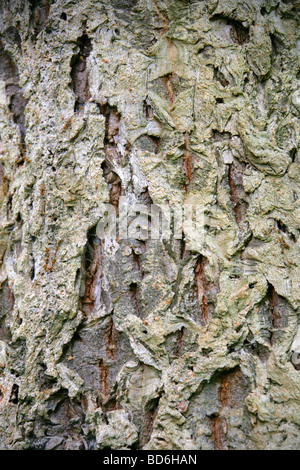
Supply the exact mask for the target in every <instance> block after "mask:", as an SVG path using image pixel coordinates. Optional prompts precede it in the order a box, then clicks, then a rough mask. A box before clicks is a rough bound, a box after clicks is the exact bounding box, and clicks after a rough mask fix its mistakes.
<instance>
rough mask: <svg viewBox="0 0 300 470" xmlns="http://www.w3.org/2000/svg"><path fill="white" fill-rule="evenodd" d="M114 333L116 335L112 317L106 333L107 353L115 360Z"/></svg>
mask: <svg viewBox="0 0 300 470" xmlns="http://www.w3.org/2000/svg"><path fill="white" fill-rule="evenodd" d="M114 333H115V325H114V321H113V318H112V317H110V319H109V322H108V326H107V329H106V332H105V352H106V355H107V357H108V358H109V359H113V358H114V356H115V349H116V346H115V342H114Z"/></svg>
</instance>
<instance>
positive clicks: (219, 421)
mask: <svg viewBox="0 0 300 470" xmlns="http://www.w3.org/2000/svg"><path fill="white" fill-rule="evenodd" d="M218 383H219V386H218V398H219V402H220V409H219V412H218V414H217V415H214V416H211V417H210V423H211V429H212V439H213V441H214V446H215V450H227V449H228V447H229V446H230V442H229V438H228V436H227V425H226V416H225V414H226V412H225V409H228V410H230V409H235V408H242V409H243V403H244V399H245V397H246V396H247V394H248V392H249V388H248V387H249V384H248V381H247V380H246V378H245V377H244V375H243V373H242V371H241V369H240V367H239V366H238V367H236V368H235V369H233V370H230V371H225V372H223V373H222V374H221V375H219V378H218Z"/></svg>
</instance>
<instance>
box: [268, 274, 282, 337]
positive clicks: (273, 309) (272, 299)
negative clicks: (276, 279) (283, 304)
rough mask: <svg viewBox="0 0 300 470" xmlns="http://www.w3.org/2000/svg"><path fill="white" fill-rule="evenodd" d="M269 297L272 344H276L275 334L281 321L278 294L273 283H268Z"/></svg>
mask: <svg viewBox="0 0 300 470" xmlns="http://www.w3.org/2000/svg"><path fill="white" fill-rule="evenodd" d="M267 299H268V302H269V306H270V315H271V318H272V331H271V336H270V344H271V346H273V344H274V335H275V332H276V329H277V327H278V323H279V319H280V318H279V311H278V308H277V307H278V294H277V292H276V291H275V289H274V287H273V286H272V284H270V283H268V291H267Z"/></svg>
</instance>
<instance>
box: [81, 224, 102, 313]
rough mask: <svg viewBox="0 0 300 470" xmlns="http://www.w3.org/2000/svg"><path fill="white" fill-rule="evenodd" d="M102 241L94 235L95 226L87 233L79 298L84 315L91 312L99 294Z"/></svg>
mask: <svg viewBox="0 0 300 470" xmlns="http://www.w3.org/2000/svg"><path fill="white" fill-rule="evenodd" d="M101 258H102V243H101V240H99V238H98V237H97V236H96V228H95V227H93V228H92V229H91V230H90V231H89V233H88V241H87V245H86V250H85V260H84V270H85V273H84V282H85V285H84V293H83V296H82V297H81V299H80V303H81V308H82V310H83V312H84V313H85V314H86V315H89V314H91V313H92V312H93V310H94V308H95V305H96V301H97V300H98V299H99V296H100V281H101V280H100V275H101Z"/></svg>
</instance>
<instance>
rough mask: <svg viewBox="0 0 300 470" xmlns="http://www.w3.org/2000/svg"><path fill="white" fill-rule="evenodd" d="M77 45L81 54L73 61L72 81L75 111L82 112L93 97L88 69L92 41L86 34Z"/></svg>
mask: <svg viewBox="0 0 300 470" xmlns="http://www.w3.org/2000/svg"><path fill="white" fill-rule="evenodd" d="M77 45H78V47H79V52H78V54H76V55H74V56H73V57H72V59H71V79H72V87H73V91H74V94H75V106H74V111H80V110H81V109H82V108H83V106H84V104H85V103H86V102H87V101H88V100H89V98H90V96H91V95H90V90H89V81H88V71H87V68H86V63H87V58H88V56H89V55H90V53H91V50H92V44H91V40H90V39H89V37H88V36H87V35H86V34H83V35H82V36H81V37H80V38H78V40H77Z"/></svg>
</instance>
